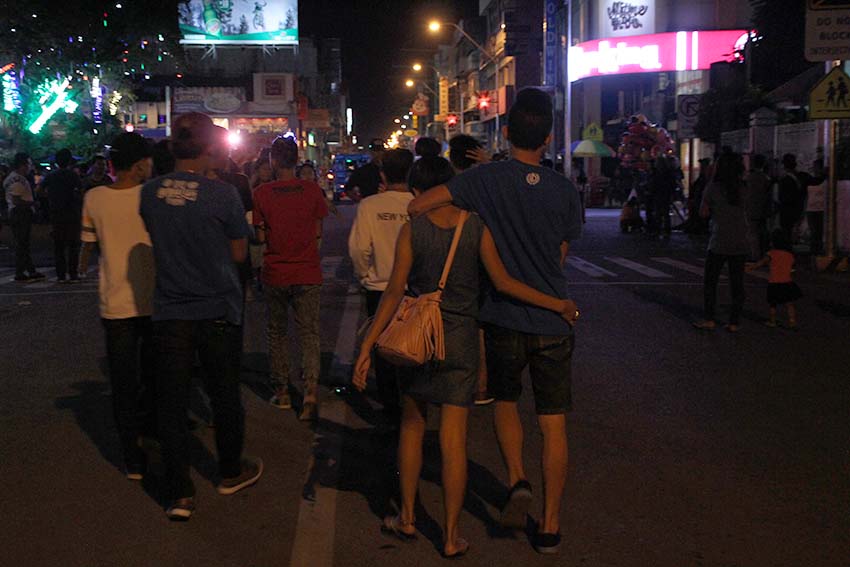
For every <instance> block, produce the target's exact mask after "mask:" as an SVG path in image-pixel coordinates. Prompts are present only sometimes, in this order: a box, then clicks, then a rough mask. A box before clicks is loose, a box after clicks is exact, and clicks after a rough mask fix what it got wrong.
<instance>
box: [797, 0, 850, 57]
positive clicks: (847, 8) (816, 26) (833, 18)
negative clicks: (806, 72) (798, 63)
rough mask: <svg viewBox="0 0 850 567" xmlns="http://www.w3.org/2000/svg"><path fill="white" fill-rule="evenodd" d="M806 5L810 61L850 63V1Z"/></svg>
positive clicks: (816, 1) (814, 1) (823, 0)
mask: <svg viewBox="0 0 850 567" xmlns="http://www.w3.org/2000/svg"><path fill="white" fill-rule="evenodd" d="M806 4H807V6H806V8H807V10H806V50H805V53H806V59H808V60H809V61H832V60H834V59H850V0H808V1H807V2H806Z"/></svg>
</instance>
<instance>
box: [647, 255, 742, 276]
mask: <svg viewBox="0 0 850 567" xmlns="http://www.w3.org/2000/svg"><path fill="white" fill-rule="evenodd" d="M651 260H652V261H653V262H658V263H659V264H665V265H667V266H672V267H674V268H678V269H680V270H682V271H683V272H688V273H691V274H695V275H697V276H702V275H704V274H705V268H702V267H700V266H694V265H693V264H688V263H687V262H682V261H681V260H676V259H674V258H651ZM720 279H726V276H720Z"/></svg>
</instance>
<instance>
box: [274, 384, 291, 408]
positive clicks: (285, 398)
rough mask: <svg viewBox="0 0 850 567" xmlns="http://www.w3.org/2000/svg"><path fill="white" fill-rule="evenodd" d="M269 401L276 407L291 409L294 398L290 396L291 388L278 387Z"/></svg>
mask: <svg viewBox="0 0 850 567" xmlns="http://www.w3.org/2000/svg"><path fill="white" fill-rule="evenodd" d="M269 403H270V404H271V405H273V406H274V407H276V408H280V409H290V408H292V398H291V397H290V396H289V389H288V388H287V387H286V386H283V387H282V388H278V389H277V390H276V391H275V393H274V396H272V399H271V400H269Z"/></svg>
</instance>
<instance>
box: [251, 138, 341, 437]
mask: <svg viewBox="0 0 850 567" xmlns="http://www.w3.org/2000/svg"><path fill="white" fill-rule="evenodd" d="M269 158H270V160H271V165H272V168H273V169H274V170H275V177H276V181H272V182H270V183H266V184H263V185H260V186H259V187H258V188H257V190H256V192H255V193H254V225H255V226H256V229H257V238H258V239H259V240H260V242H265V243H266V244H267V249H266V253H265V259H264V262H263V271H262V274H263V276H262V277H263V284H264V285H265V286H266V289H267V297H268V301H269V308H270V314H269V328H268V337H269V358H270V362H271V364H270V365H271V385H272V387H273V388H274V391H275V393H274V397H273V398H272V400H271V403H272V404H273V405H275V406H277V407H279V408H282V409H288V408H290V407H292V402H291V399H290V394H289V366H290V360H289V355H290V354H291V353H289V352H287V350H288V347H289V338H288V336H287V327H288V321H287V314H288V313H287V312H288V309H289V307H292V310H293V311H294V315H295V317H294V319H295V327H296V332H297V334H298V338H299V342H300V343H301V352H302V355H301V369H302V376H303V378H304V403H303V406H302V408H301V413H300V414H299V416H298V419H300V420H302V421H312V420H315V419H316V418H317V416H318V398H317V387H318V382H319V370H320V368H319V367H320V360H321V351H320V346H319V296H320V293H321V289H322V268H321V265H320V261H319V247H318V242H319V238H321V236H322V219H323V218H325V217H326V216H327V215H328V207H327V204H326V201H325V196H324V194H323V193H322V190H321V188H320V187H319V186H318V185H316V183H314V182H313V181H305V180H302V179H298V178H297V177H296V175H295V165H296V164H297V163H298V145H297V144H296V143H295V140H293V139H291V138H283V137H278V138H277V139H276V140H275V141H274V143H273V144H272V149H271V154H270V156H269Z"/></svg>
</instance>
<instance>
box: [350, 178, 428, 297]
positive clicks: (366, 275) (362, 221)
mask: <svg viewBox="0 0 850 567" xmlns="http://www.w3.org/2000/svg"><path fill="white" fill-rule="evenodd" d="M412 200H413V195H411V194H410V193H408V192H401V191H385V192H384V193H378V194H377V195H372V196H371V197H367V198H366V199H363V200H362V201H360V204H359V205H357V216H356V217H355V218H354V224H353V225H352V227H351V234H350V235H349V237H348V254H349V256H351V262H352V264H354V274H355V275H356V276H357V279H358V280H360V284H361V285H362V286H363V287H364V288H366V289H368V290H372V291H384V290H385V289H387V283H388V282H389V279H390V274H391V273H392V271H393V262H394V261H395V244H396V240H398V233H399V232H401V227H402V226H404V223H406V222H407V221H408V220H410V217H409V216H408V214H407V205H408V204H409V203H410V201H412Z"/></svg>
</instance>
